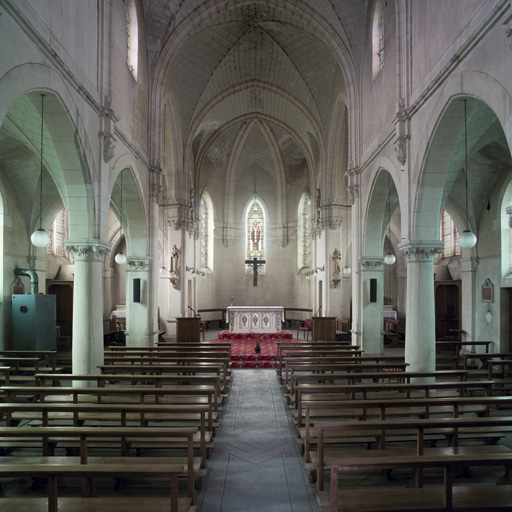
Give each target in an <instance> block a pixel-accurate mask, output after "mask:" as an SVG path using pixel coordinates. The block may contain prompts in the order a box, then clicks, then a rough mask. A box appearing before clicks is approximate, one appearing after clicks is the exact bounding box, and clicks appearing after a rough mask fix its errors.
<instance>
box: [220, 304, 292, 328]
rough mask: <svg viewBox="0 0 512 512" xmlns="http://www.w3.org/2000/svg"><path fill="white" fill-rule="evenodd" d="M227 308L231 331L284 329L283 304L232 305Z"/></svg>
mask: <svg viewBox="0 0 512 512" xmlns="http://www.w3.org/2000/svg"><path fill="white" fill-rule="evenodd" d="M226 309H227V312H228V322H229V332H235V333H237V332H241V333H244V332H247V333H250V332H255V333H256V332H257V333H267V332H268V333H272V332H281V331H282V330H283V324H282V323H283V321H284V308H283V307H282V306H230V307H228V308H226Z"/></svg>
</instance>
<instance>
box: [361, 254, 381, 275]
mask: <svg viewBox="0 0 512 512" xmlns="http://www.w3.org/2000/svg"><path fill="white" fill-rule="evenodd" d="M359 262H360V263H361V270H362V271H363V272H368V271H372V272H382V271H383V270H384V258H370V257H366V256H361V258H360V259H359Z"/></svg>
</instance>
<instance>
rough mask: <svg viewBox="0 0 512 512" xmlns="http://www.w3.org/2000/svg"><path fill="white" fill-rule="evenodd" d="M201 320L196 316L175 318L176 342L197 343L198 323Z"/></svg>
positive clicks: (198, 339)
mask: <svg viewBox="0 0 512 512" xmlns="http://www.w3.org/2000/svg"><path fill="white" fill-rule="evenodd" d="M200 322H201V318H199V317H198V316H191V317H178V318H176V341H177V342H178V343H180V342H189V341H191V342H196V343H197V342H199V341H200V338H199V323H200Z"/></svg>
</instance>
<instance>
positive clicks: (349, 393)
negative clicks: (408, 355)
mask: <svg viewBox="0 0 512 512" xmlns="http://www.w3.org/2000/svg"><path fill="white" fill-rule="evenodd" d="M493 384H494V383H493V381H478V382H477V381H469V382H408V383H374V382H372V383H358V384H301V385H300V386H297V387H296V388H295V392H296V402H295V409H294V410H293V411H292V413H293V415H294V417H295V418H296V421H297V427H298V428H300V427H301V426H302V417H303V407H304V402H306V401H318V400H324V401H334V400H336V399H340V400H343V399H344V398H346V397H352V398H356V396H360V398H361V399H363V400H365V399H367V398H368V397H369V393H378V394H379V395H381V394H382V393H388V394H390V393H392V394H394V395H395V396H397V397H399V395H400V396H403V398H411V393H412V392H416V393H421V394H422V397H423V398H429V396H431V395H430V393H431V392H434V391H440V390H444V391H451V392H452V394H455V393H457V394H458V395H459V396H462V395H463V394H464V393H467V392H468V391H472V392H473V391H475V390H476V391H479V392H482V393H483V395H484V396H491V394H492V385H493ZM371 397H373V395H371ZM377 398H389V396H382V395H381V396H378V397H377Z"/></svg>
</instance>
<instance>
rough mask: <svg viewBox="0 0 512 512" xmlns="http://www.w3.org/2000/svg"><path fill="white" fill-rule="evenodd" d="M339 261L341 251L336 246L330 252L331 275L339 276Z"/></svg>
mask: <svg viewBox="0 0 512 512" xmlns="http://www.w3.org/2000/svg"><path fill="white" fill-rule="evenodd" d="M340 261H341V253H340V251H339V249H338V248H336V249H334V252H333V253H332V275H333V276H339V275H340V271H341V268H340Z"/></svg>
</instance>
